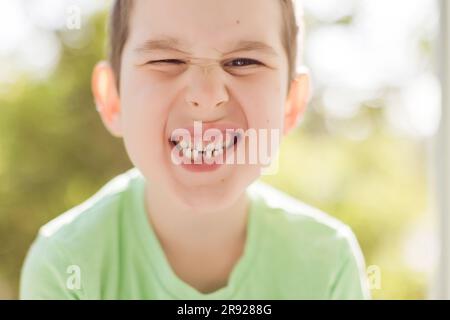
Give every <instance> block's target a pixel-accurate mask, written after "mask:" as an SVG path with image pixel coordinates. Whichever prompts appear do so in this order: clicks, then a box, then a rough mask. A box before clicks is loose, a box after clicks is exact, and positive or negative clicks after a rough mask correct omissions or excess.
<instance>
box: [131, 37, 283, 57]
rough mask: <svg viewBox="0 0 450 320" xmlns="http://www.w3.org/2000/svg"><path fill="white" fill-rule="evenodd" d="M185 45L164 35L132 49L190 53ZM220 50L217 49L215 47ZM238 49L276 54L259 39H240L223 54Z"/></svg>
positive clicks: (138, 51) (141, 51)
mask: <svg viewBox="0 0 450 320" xmlns="http://www.w3.org/2000/svg"><path fill="white" fill-rule="evenodd" d="M185 47H186V46H185V45H183V43H182V42H181V41H179V40H178V39H175V38H170V37H166V38H163V39H154V40H147V41H145V42H144V43H143V44H142V45H140V46H138V47H137V48H136V49H135V50H134V51H135V52H136V53H148V52H151V51H156V50H170V51H177V52H180V53H183V54H190V53H189V52H187V51H185V50H183V48H185ZM215 50H216V51H218V52H220V51H219V50H217V49H215ZM240 51H260V52H263V53H267V54H269V55H274V56H277V55H278V53H277V51H276V50H275V49H274V48H273V47H271V46H270V45H268V44H266V43H264V42H261V41H248V40H241V41H238V42H237V43H236V45H235V46H234V47H233V49H232V50H231V51H229V52H226V53H224V54H231V53H235V52H240Z"/></svg>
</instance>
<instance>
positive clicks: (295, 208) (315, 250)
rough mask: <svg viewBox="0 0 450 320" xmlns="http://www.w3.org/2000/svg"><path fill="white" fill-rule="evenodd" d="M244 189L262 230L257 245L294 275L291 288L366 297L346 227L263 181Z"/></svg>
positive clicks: (351, 236)
mask: <svg viewBox="0 0 450 320" xmlns="http://www.w3.org/2000/svg"><path fill="white" fill-rule="evenodd" d="M249 191H250V194H251V195H252V196H253V199H254V200H255V201H254V203H255V206H256V207H255V211H256V212H255V214H256V215H258V218H259V219H257V220H258V224H259V232H264V236H262V237H259V239H261V243H260V244H259V245H260V246H263V247H264V249H265V250H267V252H269V251H270V252H271V253H270V257H269V259H270V260H271V261H272V260H274V259H275V260H276V261H279V263H280V264H281V265H283V266H284V267H283V268H284V270H285V271H287V272H288V273H290V274H296V275H297V278H298V280H297V281H298V282H300V283H297V282H296V280H294V279H291V280H290V281H291V282H290V283H291V284H292V285H295V284H298V286H299V287H301V286H305V285H309V286H310V287H311V288H316V289H317V288H322V289H323V291H321V292H324V295H321V296H320V295H319V296H320V297H331V298H338V299H347V298H355V299H361V298H367V297H369V294H368V290H367V287H366V284H365V262H364V257H363V255H362V252H361V249H360V247H359V244H358V241H357V239H356V237H355V235H354V233H353V231H352V230H351V228H350V227H349V226H348V225H347V224H345V223H343V222H342V221H339V220H338V219H336V218H334V217H332V216H330V215H329V214H327V213H325V212H323V211H321V210H319V209H317V208H315V207H313V206H310V205H308V204H305V203H303V202H302V201H300V200H298V199H295V198H294V197H291V196H289V195H288V194H286V193H284V192H282V191H280V190H278V189H275V188H273V187H271V186H269V185H267V184H265V183H262V182H259V181H258V182H256V183H254V184H252V185H251V186H250V188H249ZM273 248H276V249H277V250H271V249H273ZM280 249H281V250H280ZM274 256H276V257H275V258H274ZM300 275H301V276H300ZM319 291H320V290H319Z"/></svg>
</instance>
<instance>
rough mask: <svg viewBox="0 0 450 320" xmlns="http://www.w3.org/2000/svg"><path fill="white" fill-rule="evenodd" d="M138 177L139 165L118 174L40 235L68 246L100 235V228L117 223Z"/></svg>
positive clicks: (43, 227) (40, 232) (52, 222)
mask: <svg viewBox="0 0 450 320" xmlns="http://www.w3.org/2000/svg"><path fill="white" fill-rule="evenodd" d="M138 178H139V173H138V171H137V169H131V170H129V171H127V172H125V173H122V174H120V175H118V176H116V177H115V178H113V179H112V180H110V181H109V182H108V183H106V184H105V185H104V186H103V187H102V188H101V189H100V190H99V191H98V192H97V193H95V194H94V195H93V196H92V197H90V198H89V199H87V200H86V201H84V202H83V203H81V204H79V205H77V206H75V207H73V208H71V209H70V210H68V211H66V212H64V213H62V214H61V215H59V216H58V217H56V218H54V219H53V220H51V221H50V222H48V223H47V224H45V225H44V226H42V227H41V228H40V229H39V237H40V238H45V239H47V241H49V240H51V241H53V242H56V243H63V244H65V245H66V246H67V245H68V246H69V247H70V245H71V244H72V243H80V242H83V240H89V239H92V238H95V239H98V236H99V233H98V231H99V230H106V229H108V228H110V227H114V225H115V223H116V222H117V219H118V218H119V215H120V214H121V209H123V208H122V205H123V203H124V202H125V201H128V200H129V198H128V197H130V196H131V193H132V192H133V190H132V188H133V187H134V184H135V183H136V180H137V179H138Z"/></svg>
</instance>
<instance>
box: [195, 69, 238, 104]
mask: <svg viewBox="0 0 450 320" xmlns="http://www.w3.org/2000/svg"><path fill="white" fill-rule="evenodd" d="M191 69H192V70H191V71H190V76H189V79H188V88H187V92H186V103H187V104H188V105H189V106H190V107H193V108H196V109H215V108H217V107H219V106H224V105H225V104H226V103H227V101H228V100H229V97H228V93H227V90H226V87H225V84H224V81H223V78H222V72H221V68H219V67H218V66H215V65H206V66H200V65H195V66H192V68H191Z"/></svg>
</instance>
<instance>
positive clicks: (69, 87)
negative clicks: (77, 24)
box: [0, 0, 441, 299]
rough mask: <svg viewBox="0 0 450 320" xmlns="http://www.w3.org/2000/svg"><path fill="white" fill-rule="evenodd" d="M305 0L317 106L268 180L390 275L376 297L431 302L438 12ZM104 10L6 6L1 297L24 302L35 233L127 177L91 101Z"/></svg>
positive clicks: (84, 1) (17, 2)
mask: <svg viewBox="0 0 450 320" xmlns="http://www.w3.org/2000/svg"><path fill="white" fill-rule="evenodd" d="M296 1H298V0H296ZM303 3H304V6H305V18H306V42H305V52H304V58H305V64H306V65H307V66H308V67H309V68H310V70H311V73H312V76H313V80H314V95H313V97H312V100H311V103H310V105H309V110H308V112H307V114H306V116H305V117H304V118H303V119H302V121H301V123H300V125H299V127H298V129H296V130H295V131H294V132H293V133H292V134H291V135H290V136H289V137H288V138H287V139H286V140H285V141H284V143H283V145H282V149H281V156H280V170H279V172H278V174H276V175H273V176H265V177H263V178H262V179H263V180H265V181H267V182H269V183H270V184H272V185H274V186H276V187H278V188H280V189H282V190H284V191H286V192H287V193H289V194H291V195H294V196H295V197H298V198H299V199H301V200H303V201H305V202H307V203H309V204H312V205H314V206H317V207H318V208H320V209H322V210H324V211H327V212H328V213H330V214H331V215H333V216H336V217H337V218H339V219H341V220H343V221H344V222H346V223H347V224H349V225H350V226H351V227H352V228H353V230H354V231H355V233H356V235H357V237H358V239H359V241H360V244H361V247H362V249H363V253H364V256H365V258H366V263H367V265H368V266H371V265H372V266H375V267H376V268H377V270H379V271H380V272H381V283H380V286H379V287H375V288H373V290H372V295H373V297H374V298H375V299H426V298H428V297H430V294H431V293H432V291H433V288H434V284H433V283H434V280H433V279H434V276H435V270H436V266H437V264H438V261H437V260H438V256H439V249H438V248H439V245H438V239H437V236H436V234H437V232H436V230H437V228H438V226H437V224H438V218H437V215H436V210H435V207H436V205H435V200H434V199H435V196H434V193H435V191H434V187H433V186H434V184H433V179H432V176H433V175H432V172H433V163H434V162H433V161H431V158H432V157H431V156H430V146H431V145H432V142H433V139H434V137H435V135H436V131H437V129H438V124H439V119H440V110H441V109H440V108H441V107H440V84H439V79H438V75H437V73H436V70H437V61H438V59H437V43H438V34H439V5H438V1H437V0H376V1H374V0H305V1H303ZM109 5H110V1H106V0H97V1H91V0H0V298H3V299H15V298H17V297H18V283H19V275H20V268H21V266H22V263H23V259H24V257H25V254H26V252H27V250H28V248H29V246H30V244H31V242H32V241H33V239H34V237H35V236H36V232H37V230H38V228H39V227H40V226H41V225H43V224H45V223H46V222H47V221H49V220H50V219H52V218H53V217H55V216H57V215H59V214H60V213H62V212H64V211H66V210H67V209H69V208H71V207H73V206H74V205H76V204H78V203H80V202H82V201H84V200H85V199H87V198H88V197H89V196H91V195H92V194H93V193H94V192H96V191H97V190H98V189H99V188H100V187H101V186H102V185H103V184H104V183H106V182H107V181H108V180H109V179H111V178H112V177H113V176H115V175H117V174H119V173H121V172H123V171H124V170H127V169H128V168H130V167H131V164H130V162H129V160H128V158H127V156H126V154H125V151H124V148H123V146H122V143H121V141H120V140H118V139H115V138H113V137H111V136H110V135H109V134H108V133H107V132H106V130H105V129H104V127H103V125H102V123H101V121H100V119H99V117H98V114H97V113H96V111H95V107H94V103H93V98H92V95H91V93H90V76H91V71H92V67H93V66H94V64H95V63H96V62H97V61H98V60H100V59H103V58H104V57H105V45H106V39H105V31H106V29H105V21H106V20H105V19H106V16H107V10H108V7H109ZM77 8H78V9H79V10H80V13H81V28H80V29H71V28H69V26H68V25H67V19H68V17H70V16H71V15H72V14H73V13H74V12H75V11H74V10H77Z"/></svg>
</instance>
